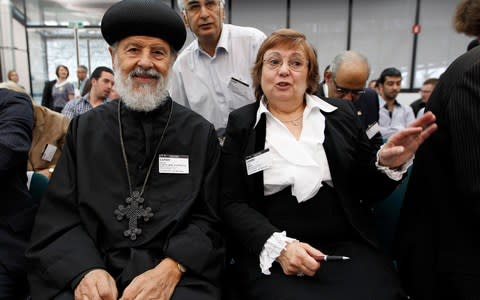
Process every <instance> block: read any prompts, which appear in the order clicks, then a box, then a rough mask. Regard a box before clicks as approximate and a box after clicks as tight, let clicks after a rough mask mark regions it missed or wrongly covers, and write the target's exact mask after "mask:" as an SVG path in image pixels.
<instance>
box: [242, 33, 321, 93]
mask: <svg viewBox="0 0 480 300" xmlns="http://www.w3.org/2000/svg"><path fill="white" fill-rule="evenodd" d="M276 46H285V47H289V48H301V49H303V51H304V52H305V56H306V58H307V60H308V74H307V90H306V92H307V93H308V94H314V93H315V92H316V91H317V90H318V81H319V80H320V74H319V72H318V61H317V53H316V51H315V49H314V48H313V47H312V45H310V43H309V42H308V41H307V38H306V37H305V35H304V34H303V33H301V32H298V31H295V30H293V29H279V30H277V31H275V32H273V33H272V34H271V35H270V36H269V37H267V38H266V39H265V41H263V43H262V45H261V46H260V49H259V50H258V53H257V58H256V60H255V64H254V65H253V69H252V79H253V87H254V89H255V98H256V99H257V101H258V100H260V99H261V98H262V96H263V90H262V87H261V84H260V82H261V77H262V68H263V56H264V55H265V52H267V51H268V50H269V49H271V48H273V47H276Z"/></svg>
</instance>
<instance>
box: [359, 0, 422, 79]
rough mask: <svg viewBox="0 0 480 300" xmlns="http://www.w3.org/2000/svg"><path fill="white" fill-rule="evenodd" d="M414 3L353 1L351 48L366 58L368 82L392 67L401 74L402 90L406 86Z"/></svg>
mask: <svg viewBox="0 0 480 300" xmlns="http://www.w3.org/2000/svg"><path fill="white" fill-rule="evenodd" d="M416 2H417V1H416V0H403V1H398V0H355V1H353V16H352V42H351V49H352V50H356V51H358V52H360V53H362V54H364V55H365V56H366V57H367V58H368V60H369V62H370V65H371V74H370V79H372V78H376V77H378V76H379V75H380V73H381V72H382V71H383V70H384V69H385V68H388V67H395V68H397V69H399V70H400V71H401V72H402V74H403V76H402V77H403V80H402V88H409V87H410V86H409V85H410V76H411V70H410V69H411V64H412V53H413V35H412V26H413V24H414V22H415V12H416V5H417V4H416Z"/></svg>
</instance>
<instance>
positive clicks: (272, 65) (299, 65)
mask: <svg viewBox="0 0 480 300" xmlns="http://www.w3.org/2000/svg"><path fill="white" fill-rule="evenodd" d="M263 63H264V65H265V66H266V67H267V68H269V69H270V70H277V69H279V68H280V67H281V66H282V65H283V58H282V57H281V56H280V55H272V56H269V57H267V58H265V59H264V60H263ZM287 64H288V68H289V69H290V70H292V71H295V72H298V71H301V70H302V69H303V68H304V67H305V66H306V65H308V61H306V60H305V59H303V58H300V57H291V58H289V59H288V62H287Z"/></svg>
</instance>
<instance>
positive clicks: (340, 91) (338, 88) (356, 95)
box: [333, 79, 365, 99]
mask: <svg viewBox="0 0 480 300" xmlns="http://www.w3.org/2000/svg"><path fill="white" fill-rule="evenodd" d="M333 84H334V85H335V92H336V93H337V95H338V96H339V97H344V96H346V95H348V94H352V98H355V99H356V98H359V97H360V96H361V95H363V94H365V89H361V90H352V89H347V88H344V87H341V86H339V85H338V84H337V82H336V81H335V79H333Z"/></svg>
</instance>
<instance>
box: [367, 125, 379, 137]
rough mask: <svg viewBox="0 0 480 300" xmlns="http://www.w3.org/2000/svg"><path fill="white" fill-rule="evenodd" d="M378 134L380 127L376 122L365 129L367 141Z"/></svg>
mask: <svg viewBox="0 0 480 300" xmlns="http://www.w3.org/2000/svg"><path fill="white" fill-rule="evenodd" d="M379 132H380V126H378V123H377V122H375V123H373V124H372V125H370V126H369V127H368V128H367V136H368V139H370V140H371V139H372V138H373V137H374V136H375V135H376V134H377V133H379Z"/></svg>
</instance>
